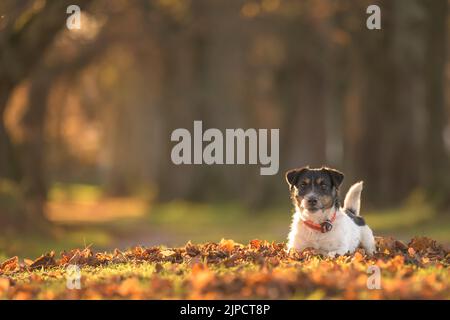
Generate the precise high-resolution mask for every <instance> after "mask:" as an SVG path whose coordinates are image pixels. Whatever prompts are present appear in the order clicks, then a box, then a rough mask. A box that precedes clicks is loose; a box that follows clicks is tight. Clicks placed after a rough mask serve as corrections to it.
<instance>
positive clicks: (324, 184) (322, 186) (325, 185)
mask: <svg viewBox="0 0 450 320" xmlns="http://www.w3.org/2000/svg"><path fill="white" fill-rule="evenodd" d="M320 187H321V188H322V190H327V189H328V185H327V184H326V183H322V184H321V185H320Z"/></svg>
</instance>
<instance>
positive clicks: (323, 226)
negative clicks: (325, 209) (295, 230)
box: [303, 210, 336, 233]
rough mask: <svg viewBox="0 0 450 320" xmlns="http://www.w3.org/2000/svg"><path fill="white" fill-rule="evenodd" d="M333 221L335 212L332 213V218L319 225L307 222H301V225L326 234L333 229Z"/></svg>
mask: <svg viewBox="0 0 450 320" xmlns="http://www.w3.org/2000/svg"><path fill="white" fill-rule="evenodd" d="M334 220H336V210H335V211H334V213H333V216H332V217H331V219H327V220H325V221H324V222H322V223H321V224H318V223H314V222H312V221H309V220H303V223H304V224H305V225H306V226H307V227H309V228H311V229H314V230H317V231H320V232H322V233H326V232H328V231H331V229H333V222H334Z"/></svg>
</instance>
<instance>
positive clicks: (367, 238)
mask: <svg viewBox="0 0 450 320" xmlns="http://www.w3.org/2000/svg"><path fill="white" fill-rule="evenodd" d="M343 180H344V175H343V174H342V173H341V172H339V171H338V170H335V169H330V168H327V167H322V168H317V169H310V168H309V167H304V168H300V169H292V170H289V171H288V172H286V181H287V183H288V185H289V189H290V192H291V199H292V202H293V204H294V207H295V213H294V215H293V219H292V224H291V229H290V232H289V235H288V243H287V249H288V250H290V249H296V250H300V251H301V250H304V249H305V248H314V249H316V250H318V252H319V253H320V254H323V255H326V256H329V257H335V256H336V254H337V255H344V254H346V253H353V252H354V251H355V250H356V248H358V246H359V245H362V247H363V248H364V249H365V252H366V253H367V254H369V255H372V254H373V253H375V250H376V248H375V239H374V237H373V233H372V230H371V229H370V228H369V226H367V225H366V223H365V221H364V219H363V218H362V217H361V216H360V214H359V211H360V207H361V191H362V189H363V182H362V181H361V182H358V183H355V184H354V185H353V186H352V187H351V188H350V189H349V191H348V192H347V195H346V196H345V200H344V207H341V206H340V203H339V187H340V186H341V184H342V181H343Z"/></svg>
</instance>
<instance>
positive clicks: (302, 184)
mask: <svg viewBox="0 0 450 320" xmlns="http://www.w3.org/2000/svg"><path fill="white" fill-rule="evenodd" d="M307 185H308V184H307V183H306V182H302V183H300V189H304V188H306V186H307Z"/></svg>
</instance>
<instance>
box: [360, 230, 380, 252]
mask: <svg viewBox="0 0 450 320" xmlns="http://www.w3.org/2000/svg"><path fill="white" fill-rule="evenodd" d="M361 244H362V246H363V248H364V249H365V250H366V253H367V254H369V255H373V254H374V253H375V251H376V247H375V238H374V237H373V233H372V230H370V228H369V227H368V226H364V227H362V229H361Z"/></svg>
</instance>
